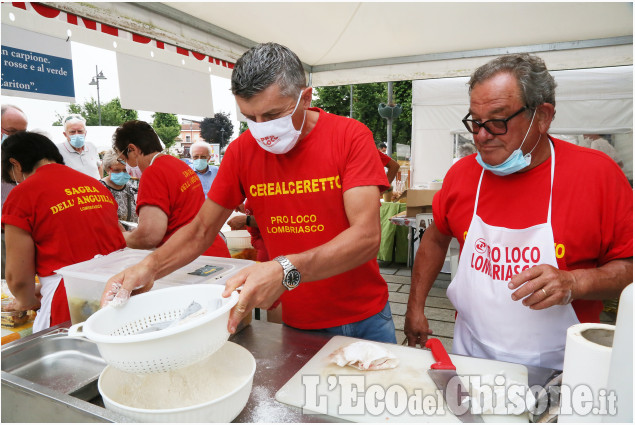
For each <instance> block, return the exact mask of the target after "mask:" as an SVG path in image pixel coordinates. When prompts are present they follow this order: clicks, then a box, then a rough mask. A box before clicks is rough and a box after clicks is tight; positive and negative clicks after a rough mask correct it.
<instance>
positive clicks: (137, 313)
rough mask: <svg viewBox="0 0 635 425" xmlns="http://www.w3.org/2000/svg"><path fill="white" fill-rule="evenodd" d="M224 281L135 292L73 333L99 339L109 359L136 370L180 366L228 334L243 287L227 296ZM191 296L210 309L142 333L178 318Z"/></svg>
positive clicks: (222, 341) (205, 353) (195, 359)
mask: <svg viewBox="0 0 635 425" xmlns="http://www.w3.org/2000/svg"><path fill="white" fill-rule="evenodd" d="M224 289H225V288H224V286H221V285H215V284H198V285H185V286H178V287H174V288H166V289H161V290H158V291H152V292H146V293H144V294H140V295H136V296H134V297H132V298H130V300H129V301H128V303H127V304H126V305H125V306H123V307H121V308H114V307H110V306H106V307H104V308H102V309H101V310H99V311H97V312H96V313H95V314H93V315H92V316H90V317H89V318H88V320H86V321H85V322H82V323H78V324H76V325H73V326H71V328H70V329H69V330H68V335H69V336H70V337H74V338H86V339H88V340H90V341H92V342H94V343H95V344H96V345H97V348H98V349H99V353H100V354H101V356H102V357H103V359H104V360H105V361H106V363H108V364H109V365H111V366H113V367H115V368H117V369H120V370H123V371H125V372H132V373H157V372H168V371H170V370H175V369H180V368H182V367H185V366H189V365H191V364H193V363H196V362H198V361H200V360H202V359H204V358H205V357H207V356H209V355H211V354H212V353H214V352H215V351H216V350H218V349H219V348H220V347H222V346H223V344H225V342H226V341H227V338H229V332H228V331H227V321H228V319H229V312H230V310H231V309H232V307H233V306H234V305H236V303H237V302H238V293H237V292H235V291H234V292H233V293H232V294H231V296H230V297H229V298H223V297H222V295H221V294H222V292H223V290H224ZM192 301H196V302H197V303H199V304H201V306H202V307H203V309H205V314H203V315H201V316H200V317H196V318H194V317H192V318H191V320H187V321H183V323H182V324H180V325H176V326H172V327H169V328H166V329H163V330H159V331H155V332H148V333H144V334H138V332H140V331H142V330H144V329H146V328H148V327H150V326H151V325H152V324H154V323H161V322H164V321H168V320H176V319H179V317H180V316H181V314H182V313H183V311H184V310H185V309H186V308H187V307H188V306H189V305H190V303H191V302H192Z"/></svg>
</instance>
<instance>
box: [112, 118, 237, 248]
mask: <svg viewBox="0 0 635 425" xmlns="http://www.w3.org/2000/svg"><path fill="white" fill-rule="evenodd" d="M113 140H114V148H115V150H116V151H117V152H119V153H120V157H119V158H118V161H120V162H121V163H128V164H130V166H132V167H136V166H138V167H139V169H140V170H141V171H142V173H143V174H142V175H141V180H140V181H139V193H138V194H137V215H138V216H139V226H138V227H137V228H136V229H135V230H133V231H131V232H124V237H125V238H126V244H127V245H128V246H129V247H130V248H137V249H151V248H156V247H158V246H161V245H163V244H164V243H165V242H166V241H167V240H168V239H169V238H170V237H171V236H172V235H173V234H174V232H176V231H177V230H178V229H180V228H181V227H183V226H185V225H186V224H188V223H190V222H191V221H192V220H193V219H194V217H195V216H196V214H197V213H198V211H199V209H200V208H201V205H203V202H204V200H205V195H204V194H203V190H202V187H201V181H200V180H199V178H198V177H197V175H196V172H195V171H194V170H192V169H191V168H190V167H188V165H187V164H186V163H184V162H183V161H180V160H178V159H176V158H174V157H173V156H171V155H166V154H163V153H162V152H161V143H160V141H159V136H157V134H156V133H155V132H154V130H153V129H152V127H151V126H150V124H148V123H147V122H145V121H134V120H133V121H128V122H126V123H124V124H122V125H121V126H119V128H117V130H116V131H115V135H114V138H113ZM123 158H125V162H124V159H123ZM201 254H202V255H210V256H214V257H230V255H229V250H228V249H227V245H226V244H225V241H223V239H222V238H221V237H220V236H218V235H216V237H215V238H213V239H211V240H210V243H209V244H208V245H207V246H205V247H204V250H203V252H201Z"/></svg>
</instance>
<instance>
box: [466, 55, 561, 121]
mask: <svg viewBox="0 0 635 425" xmlns="http://www.w3.org/2000/svg"><path fill="white" fill-rule="evenodd" d="M503 72H506V73H509V74H511V75H513V76H515V77H516V81H517V82H518V87H519V88H520V93H521V96H522V99H521V100H522V102H523V103H524V104H525V105H526V106H527V108H528V111H527V115H528V116H530V115H531V113H532V112H533V111H534V110H535V109H536V107H538V106H539V105H542V104H543V103H551V104H552V105H553V106H556V81H555V80H554V78H553V76H552V75H551V74H550V73H549V71H548V70H547V66H546V65H545V61H543V60H542V59H541V58H540V57H538V56H536V55H531V54H529V53H518V54H511V55H504V56H499V57H497V58H496V59H492V60H491V61H489V62H487V63H486V64H485V65H482V66H480V67H479V68H478V69H477V70H476V71H474V73H473V74H472V77H471V78H470V81H469V82H468V86H469V87H470V90H469V91H470V93H471V92H472V89H473V88H474V86H475V85H476V84H478V83H481V82H483V81H485V80H488V79H489V78H491V77H493V76H495V75H497V74H499V73H503Z"/></svg>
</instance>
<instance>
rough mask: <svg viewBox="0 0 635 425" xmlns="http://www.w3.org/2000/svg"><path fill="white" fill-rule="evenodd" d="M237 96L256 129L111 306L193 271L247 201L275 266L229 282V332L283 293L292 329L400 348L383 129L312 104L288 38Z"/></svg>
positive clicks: (256, 63)
mask: <svg viewBox="0 0 635 425" xmlns="http://www.w3.org/2000/svg"><path fill="white" fill-rule="evenodd" d="M232 93H233V94H234V96H235V97H236V102H237V103H238V106H239V108H240V110H241V112H242V113H243V115H244V116H245V117H246V118H247V124H248V126H249V131H245V132H244V133H242V134H241V135H240V136H239V137H238V138H237V139H236V140H234V141H233V142H232V143H231V144H230V145H229V146H228V147H227V151H226V152H225V156H224V157H223V165H222V166H221V167H220V169H219V170H218V175H217V176H216V178H215V179H214V183H213V184H212V189H211V190H210V191H209V193H208V196H207V200H206V201H205V203H204V204H203V207H202V208H201V210H200V212H199V213H198V215H197V216H196V218H195V219H194V220H193V221H192V222H191V223H190V224H189V225H187V226H185V227H183V228H182V229H180V230H179V231H178V232H177V233H176V234H175V235H174V237H173V238H171V239H170V240H169V241H168V242H167V243H166V244H165V245H164V246H163V247H161V248H159V249H157V250H156V251H154V252H153V253H152V254H150V255H149V256H148V257H147V258H146V259H144V260H143V261H142V262H140V263H139V264H137V265H135V266H132V267H130V268H128V269H126V270H124V271H123V272H121V273H118V274H117V275H115V276H113V277H112V278H110V279H109V280H108V282H107V284H106V288H105V291H104V293H103V295H102V304H106V303H109V302H110V300H111V299H114V300H116V301H115V303H120V302H122V301H121V300H124V299H126V298H127V297H128V296H129V294H130V290H132V289H133V288H134V287H136V286H137V285H139V284H142V285H144V287H143V288H142V290H148V289H149V288H151V287H152V284H153V281H154V279H157V278H160V277H162V276H165V275H166V274H168V273H170V272H172V271H173V270H176V269H177V268H179V267H182V266H183V265H184V264H187V263H188V262H189V261H191V260H192V259H193V258H195V257H196V256H197V255H199V254H200V252H201V251H202V250H203V249H205V247H206V246H207V245H208V244H209V243H210V241H211V239H212V238H214V237H215V236H216V235H217V234H218V232H219V230H220V228H221V227H222V226H223V224H224V223H225V222H226V220H227V218H228V217H229V215H230V214H231V213H232V211H233V210H234V208H236V207H237V206H238V205H240V204H241V203H242V202H243V201H244V200H245V198H247V201H248V202H249V205H250V208H252V209H253V214H254V216H255V217H256V221H257V222H258V227H259V228H260V231H261V234H262V237H263V239H264V241H265V244H266V246H267V251H268V252H269V255H270V256H271V257H273V258H274V260H273V261H267V262H265V263H257V264H255V265H253V266H250V267H248V268H245V269H243V270H241V271H239V272H238V273H237V274H236V275H234V276H232V277H231V278H230V279H229V280H228V281H227V284H226V287H225V292H224V296H226V297H227V296H229V295H230V294H231V292H232V291H233V290H235V289H236V288H238V287H240V286H242V287H243V289H242V291H241V292H240V298H239V301H238V303H237V304H236V306H234V308H233V309H232V311H231V313H230V318H229V321H228V325H227V329H228V331H229V332H231V333H233V332H235V331H236V326H237V325H238V323H239V322H240V320H241V319H242V318H243V317H244V316H245V315H247V314H250V312H251V309H252V308H254V307H258V308H269V307H270V306H271V305H272V304H273V303H274V301H276V300H277V299H278V298H279V297H280V296H282V319H283V320H284V323H285V324H287V325H288V326H293V327H295V328H300V329H314V330H325V331H326V332H329V333H331V334H339V335H348V336H354V337H358V338H366V339H372V340H376V341H384V342H393V343H395V342H396V338H395V327H394V323H393V321H392V315H391V312H390V305H389V304H388V286H387V284H386V282H385V281H384V279H383V278H382V277H381V275H380V274H379V266H378V264H377V260H376V256H377V251H378V249H379V242H380V234H381V233H380V223H379V204H380V203H379V200H378V196H379V192H380V190H382V191H383V190H385V189H387V187H388V181H387V179H386V175H385V174H384V170H383V167H382V166H381V162H380V161H379V157H378V155H377V149H376V147H375V143H374V140H373V135H372V133H371V132H370V130H369V129H368V128H367V127H366V126H365V125H363V124H362V123H360V122H358V121H355V120H353V119H350V118H345V117H339V116H336V115H333V114H329V113H327V112H325V111H323V110H321V109H318V108H311V107H310V104H311V98H312V89H311V88H310V87H307V86H306V77H305V74H304V69H303V67H302V63H301V62H300V60H299V58H298V57H297V56H296V55H295V54H294V53H293V52H292V51H290V50H289V49H288V48H286V47H284V46H281V45H279V44H276V43H265V44H259V45H257V46H254V47H252V48H251V49H249V50H248V51H247V52H246V53H245V54H243V56H242V57H241V58H240V59H239V60H238V61H237V63H236V66H235V67H234V70H233V72H232ZM143 178H145V176H144V177H143ZM143 178H142V180H143ZM142 185H143V181H142ZM139 196H141V191H139ZM120 286H123V288H122V289H121V290H118V287H120Z"/></svg>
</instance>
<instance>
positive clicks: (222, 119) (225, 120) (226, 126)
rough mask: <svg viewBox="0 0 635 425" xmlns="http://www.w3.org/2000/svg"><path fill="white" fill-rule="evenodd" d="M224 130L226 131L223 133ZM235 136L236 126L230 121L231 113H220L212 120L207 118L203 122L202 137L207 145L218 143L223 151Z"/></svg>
mask: <svg viewBox="0 0 635 425" xmlns="http://www.w3.org/2000/svg"><path fill="white" fill-rule="evenodd" d="M223 130H224V131H223ZM232 134H234V125H233V124H232V122H231V120H230V119H229V113H224V112H218V113H216V114H214V117H212V118H205V119H204V120H203V121H202V122H201V137H202V138H203V139H204V140H205V141H206V142H207V143H218V144H220V147H221V149H222V148H223V147H224V146H225V145H226V144H227V141H228V140H229V139H230V138H231V137H232Z"/></svg>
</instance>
